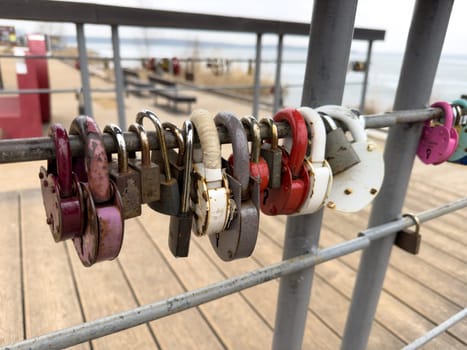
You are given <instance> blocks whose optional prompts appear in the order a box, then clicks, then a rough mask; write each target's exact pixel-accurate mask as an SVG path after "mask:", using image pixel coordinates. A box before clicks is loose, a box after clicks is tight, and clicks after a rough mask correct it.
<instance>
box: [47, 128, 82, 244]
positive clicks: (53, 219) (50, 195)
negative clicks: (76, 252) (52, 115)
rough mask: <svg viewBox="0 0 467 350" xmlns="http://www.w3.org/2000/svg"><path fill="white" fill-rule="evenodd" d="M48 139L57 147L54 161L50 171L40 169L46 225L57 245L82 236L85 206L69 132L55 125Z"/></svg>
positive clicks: (48, 162) (49, 168)
mask: <svg viewBox="0 0 467 350" xmlns="http://www.w3.org/2000/svg"><path fill="white" fill-rule="evenodd" d="M49 136H50V137H52V140H53V142H54V145H55V161H51V160H49V161H47V169H45V168H44V167H41V168H40V172H39V179H40V182H41V190H42V200H43V203H44V208H45V214H46V220H47V224H48V225H49V228H50V231H51V232H52V236H53V238H54V240H55V242H59V241H64V240H66V239H70V238H73V237H75V236H77V235H81V233H82V230H83V228H84V203H83V195H82V192H81V186H80V185H79V182H78V178H77V177H76V175H75V174H74V173H73V172H72V164H71V149H70V143H69V140H68V134H67V132H66V129H65V128H64V127H63V126H62V125H61V124H53V125H52V126H51V127H50V129H49Z"/></svg>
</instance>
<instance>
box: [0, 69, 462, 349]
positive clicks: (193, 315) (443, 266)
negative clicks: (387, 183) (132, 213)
mask: <svg viewBox="0 0 467 350" xmlns="http://www.w3.org/2000/svg"><path fill="white" fill-rule="evenodd" d="M51 70H52V73H51V76H52V86H54V84H55V87H59V86H61V85H60V84H59V83H58V82H57V81H56V80H54V79H58V78H60V77H61V79H63V76H64V75H58V78H54V76H55V77H57V74H55V75H54V72H53V71H54V70H57V71H60V72H62V73H63V72H67V74H68V77H70V76H73V77H75V75H76V73H74V72H72V71H71V70H70V69H69V68H68V67H66V66H64V65H61V64H60V63H59V62H57V64H55V65H54V66H52V69H51ZM68 70H70V71H68ZM56 73H57V72H56ZM73 74H74V75H73ZM75 78H76V77H75ZM71 81H72V80H71ZM92 83H93V84H96V85H98V84H103V83H101V82H99V81H97V80H93V82H92ZM68 86H69V85H68ZM93 86H94V85H93ZM196 95H197V97H198V103H197V105H196V106H194V107H195V108H196V107H204V108H207V109H210V110H211V111H213V112H217V111H221V110H230V111H233V112H236V113H237V114H238V115H246V114H247V113H249V112H250V107H249V106H245V105H243V104H240V103H236V102H233V101H231V100H227V99H223V98H220V97H213V96H211V95H207V94H203V93H197V94H196ZM111 97H112V96H108V95H96V96H95V98H96V100H95V101H96V103H95V105H94V111H95V114H96V115H95V116H96V119H97V121H98V123H99V124H100V126H101V127H102V128H103V126H104V125H105V124H106V123H110V122H115V121H116V113H115V111H114V110H112V108H109V105H110V107H112V99H111ZM59 98H60V99H62V98H63V97H61V96H60V97H59ZM59 98H58V97H54V100H53V101H52V106H53V108H54V116H56V119H55V121H57V120H58V121H60V122H62V123H63V124H64V125H67V126H68V125H69V124H70V122H71V119H72V118H73V117H74V116H75V111H76V109H75V105H74V104H73V103H69V101H68V102H65V101H63V100H59ZM126 105H127V111H128V114H129V115H131V116H132V115H134V114H135V113H136V112H137V111H138V110H139V109H141V108H144V107H149V106H151V101H150V100H149V99H136V98H134V97H130V98H128V99H127V100H126ZM70 106H71V107H70ZM154 110H155V111H156V112H158V113H159V115H160V116H161V118H162V119H163V120H171V121H174V122H176V123H177V124H178V125H180V124H181V122H182V120H183V119H185V118H186V117H187V116H186V115H176V114H171V112H170V111H168V110H165V109H157V108H154ZM261 113H262V115H260V117H262V116H265V115H267V114H266V112H264V111H263V112H261ZM128 119H129V121H131V119H133V117H129V118H128ZM44 163H45V162H35V163H27V164H13V165H1V166H0V168H1V171H0V180H2V183H3V184H5V185H4V186H2V192H1V193H0V216H1V222H2V225H1V226H0V310H1V312H0V345H6V344H9V343H12V342H15V341H18V340H21V339H23V338H30V337H34V336H37V335H40V334H43V333H46V332H50V331H53V330H57V329H60V328H63V327H67V326H71V325H75V324H78V323H81V322H84V321H89V320H93V319H96V318H99V317H103V316H106V315H110V314H112V313H115V312H119V311H124V310H128V309H131V308H134V307H136V306H138V305H144V304H147V303H151V302H154V301H158V300H161V299H164V298H166V297H169V296H174V295H176V294H179V293H182V292H184V291H188V290H191V289H194V288H198V287H201V286H204V285H206V284H209V283H212V282H216V281H220V280H222V279H224V278H226V277H230V276H235V275H238V274H240V273H243V272H246V271H251V270H253V269H256V268H258V267H261V266H266V265H269V264H271V263H274V262H278V261H280V260H281V256H282V245H283V238H284V237H283V236H284V224H285V217H267V216H264V215H263V216H262V217H261V224H260V235H259V238H258V244H257V247H256V249H255V252H254V254H253V256H252V257H251V258H248V259H243V260H240V261H235V262H231V263H224V262H222V261H220V260H219V259H218V258H217V256H216V255H215V253H214V252H213V250H212V248H211V246H210V243H209V242H208V239H207V238H206V237H204V238H197V237H193V239H192V244H191V250H190V256H189V258H188V259H175V258H173V257H172V256H171V255H170V252H169V250H168V247H167V235H168V232H167V231H168V217H166V216H163V215H161V214H158V213H156V212H153V211H151V210H150V209H149V208H147V207H145V208H144V210H143V215H142V216H141V217H138V218H135V219H131V220H128V221H127V222H126V223H125V225H126V226H125V241H124V246H123V249H122V252H121V254H120V256H119V257H118V258H117V259H116V260H114V261H112V262H105V263H101V264H98V265H96V266H93V267H91V268H84V267H82V266H81V263H80V262H79V260H78V258H77V256H76V254H75V251H74V247H73V245H72V244H70V243H69V242H68V243H60V244H56V243H54V241H53V239H52V237H51V235H50V233H49V231H48V227H47V225H46V224H45V219H44V210H43V207H42V198H41V194H40V189H39V182H38V180H37V178H36V177H37V171H38V166H39V164H44ZM466 195H467V184H466V182H465V168H463V167H461V166H456V165H453V164H444V165H441V166H438V167H433V166H424V165H422V164H421V163H420V162H418V161H416V166H415V168H414V171H413V174H412V180H411V183H410V188H409V192H408V196H407V200H406V204H405V208H404V211H406V212H419V211H423V210H426V209H429V208H432V207H435V206H438V205H441V204H443V203H446V202H448V201H451V200H455V199H458V198H461V197H464V196H466ZM369 211H370V208H367V209H365V210H364V211H363V212H361V213H357V214H341V213H336V212H333V211H331V210H329V209H327V210H326V211H325V218H324V227H323V231H322V233H321V240H320V245H321V246H322V247H328V246H331V245H334V244H336V243H339V242H343V241H345V240H348V239H351V238H354V237H355V236H356V234H357V233H358V231H360V230H362V229H364V228H366V224H367V221H368V220H367V219H368V215H369ZM466 214H467V211H466V210H465V209H464V210H462V211H459V212H456V213H452V214H449V215H447V216H445V217H442V218H441V219H438V220H435V221H431V222H429V223H425V224H423V226H422V235H423V242H422V247H421V251H420V254H419V255H418V256H411V255H409V254H407V253H405V252H402V251H400V250H399V249H397V248H395V249H394V250H393V253H392V256H391V261H390V266H389V269H388V272H387V274H386V279H385V284H384V290H383V293H382V295H381V298H380V302H379V306H378V310H377V314H376V320H375V322H374V324H373V328H372V333H371V337H370V341H369V346H368V348H369V349H398V348H400V347H402V346H403V345H404V344H406V343H408V342H410V341H412V340H414V339H415V338H417V337H419V336H421V335H422V334H423V333H425V332H426V331H427V330H429V329H431V328H433V327H434V326H435V325H437V324H439V323H441V322H442V321H444V320H445V319H447V318H449V317H450V316H452V315H453V314H455V313H457V312H459V311H460V310H461V309H463V308H464V307H466V306H467V249H466V246H467V236H466V234H465V232H466V231H465V222H466V216H467V215H466ZM359 258H360V253H354V254H351V255H348V256H346V257H343V258H340V259H337V260H333V261H330V262H327V263H325V264H322V265H319V266H318V267H317V268H316V274H315V278H314V282H313V289H312V297H311V302H310V305H309V308H308V319H307V324H306V329H305V338H304V344H303V348H304V349H338V348H339V346H340V342H341V337H342V333H343V330H344V326H345V321H346V315H347V311H348V307H349V305H350V299H351V296H352V290H353V285H354V281H355V276H356V273H357V268H358V263H359ZM277 291H278V282H277V281H271V282H268V283H266V284H263V285H260V286H257V287H254V288H250V289H247V290H245V291H243V292H240V293H237V294H233V295H231V296H228V297H225V298H222V299H219V300H216V301H213V302H210V303H207V304H204V305H202V306H200V307H197V308H194V309H190V310H188V311H185V312H182V313H179V314H176V315H173V316H170V317H167V318H164V319H161V320H158V321H155V322H151V323H149V324H146V325H142V326H139V327H136V328H133V329H129V330H126V331H123V332H120V333H117V334H114V335H110V336H106V337H104V338H101V339H96V340H94V341H92V342H91V343H85V344H81V345H79V346H76V348H79V349H91V348H92V349H157V348H160V349H222V348H228V349H267V348H270V347H271V342H272V335H273V327H274V315H275V306H276V299H277ZM425 348H426V349H466V348H467V321H465V320H464V321H463V322H460V323H459V324H457V325H456V326H455V327H453V328H451V329H450V330H449V331H448V332H447V333H445V334H443V335H441V336H440V337H438V338H436V339H435V340H434V341H432V342H430V343H429V344H427V345H426V347H425Z"/></svg>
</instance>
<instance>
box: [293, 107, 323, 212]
mask: <svg viewBox="0 0 467 350" xmlns="http://www.w3.org/2000/svg"><path fill="white" fill-rule="evenodd" d="M298 111H299V112H300V113H301V115H302V116H303V118H304V119H305V122H306V123H307V124H308V126H309V130H310V135H309V137H308V139H309V140H311V146H310V153H309V155H308V158H307V159H306V162H305V165H306V167H307V169H308V173H309V176H310V186H309V190H308V194H307V198H306V199H305V202H304V203H303V205H302V206H301V207H300V209H299V210H298V212H297V214H311V213H314V212H316V211H317V210H318V209H320V208H321V207H322V206H323V205H324V204H325V202H326V200H327V198H328V196H329V193H330V191H331V188H332V170H331V167H330V166H329V164H328V162H327V161H326V159H325V149H326V128H325V126H324V122H323V120H322V119H321V116H320V114H319V113H318V112H317V111H316V110H314V109H312V108H310V107H300V108H298Z"/></svg>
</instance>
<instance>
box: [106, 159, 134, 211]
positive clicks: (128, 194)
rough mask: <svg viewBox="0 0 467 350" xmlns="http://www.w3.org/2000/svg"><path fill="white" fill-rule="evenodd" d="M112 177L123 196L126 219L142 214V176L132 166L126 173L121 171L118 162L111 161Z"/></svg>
mask: <svg viewBox="0 0 467 350" xmlns="http://www.w3.org/2000/svg"><path fill="white" fill-rule="evenodd" d="M110 178H111V179H112V181H114V183H115V187H116V189H117V191H118V192H119V194H120V196H121V201H122V210H123V212H122V214H123V218H124V219H130V218H134V217H137V216H139V215H141V177H140V174H139V173H138V172H137V171H136V170H134V169H133V168H131V167H128V170H127V171H126V172H124V173H122V172H120V171H119V165H118V162H116V161H112V163H110Z"/></svg>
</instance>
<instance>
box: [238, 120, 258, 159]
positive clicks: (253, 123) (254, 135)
mask: <svg viewBox="0 0 467 350" xmlns="http://www.w3.org/2000/svg"><path fill="white" fill-rule="evenodd" d="M241 122H242V124H243V126H244V127H246V128H247V129H248V130H250V135H251V161H252V162H253V163H259V156H260V151H261V128H260V126H259V122H258V121H257V120H256V118H255V117H253V116H251V115H250V116H248V117H243V118H242V119H241Z"/></svg>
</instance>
